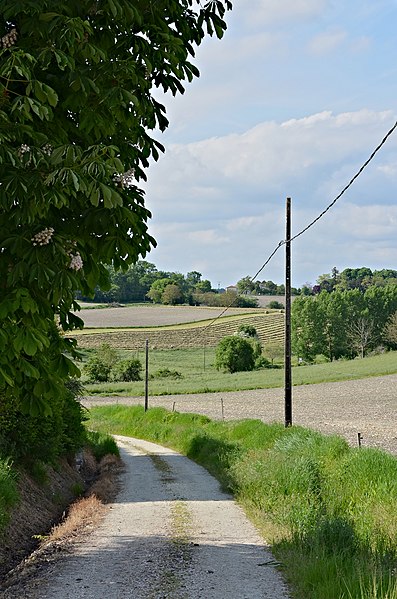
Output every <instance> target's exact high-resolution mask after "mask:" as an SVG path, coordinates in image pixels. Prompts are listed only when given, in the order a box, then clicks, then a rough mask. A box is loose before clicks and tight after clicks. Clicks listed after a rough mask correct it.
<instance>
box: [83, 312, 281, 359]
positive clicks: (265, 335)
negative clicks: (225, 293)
mask: <svg viewBox="0 0 397 599" xmlns="http://www.w3.org/2000/svg"><path fill="white" fill-rule="evenodd" d="M187 308H188V311H187V312H186V315H187V316H185V317H188V318H190V320H189V321H188V322H185V323H182V324H175V323H172V322H171V320H172V318H174V320H175V318H177V317H178V314H179V311H178V310H179V309H178V308H177V309H176V310H177V311H176V312H175V313H173V311H172V309H171V312H169V311H166V312H168V314H167V313H165V314H164V320H165V319H168V321H169V324H168V325H167V326H163V327H160V326H157V327H156V326H152V327H150V328H143V327H139V328H128V329H127V328H115V327H113V328H102V329H100V328H97V329H96V330H95V329H85V330H83V331H74V332H73V337H75V338H77V340H78V345H79V347H80V348H83V349H95V348H98V347H100V346H101V345H102V344H103V343H108V344H109V345H111V347H114V348H115V349H129V350H139V349H143V348H144V347H145V342H146V339H148V341H149V345H150V347H151V349H176V348H193V347H215V346H216V345H217V344H218V342H219V341H220V339H222V337H225V336H226V335H233V334H234V333H235V332H236V331H237V330H238V328H239V326H240V325H242V324H250V325H252V326H254V327H255V329H256V331H257V333H258V336H259V339H260V341H261V343H262V344H263V345H265V344H266V343H268V342H269V341H279V342H282V341H283V338H284V314H283V313H281V312H280V310H275V311H269V310H268V311H266V310H263V311H261V310H257V311H255V312H254V313H252V311H248V312H247V311H245V312H241V313H237V314H235V315H233V316H222V317H221V318H219V319H218V320H216V321H215V322H214V319H215V318H216V317H217V316H218V315H219V314H220V312H219V309H218V308H217V309H216V311H215V312H211V314H212V318H211V319H208V311H207V309H206V310H205V311H204V310H202V311H201V312H200V313H197V315H196V318H198V317H199V316H200V321H196V322H192V320H191V318H192V315H194V312H193V311H192V310H194V308H193V309H191V308H190V309H189V307H187ZM119 309H120V308H115V311H117V310H119ZM109 310H111V309H109ZM148 310H149V311H150V310H151V308H149V309H148ZM104 311H105V310H93V312H98V313H102V312H104ZM85 312H86V311H84V313H85ZM160 312H161V311H160V310H157V309H156V308H154V314H155V315H156V314H158V315H159V314H160ZM204 315H206V317H207V320H203V318H204ZM111 320H112V318H110V319H109V320H107V321H104V322H106V326H107V327H110V326H111V325H110V324H109V323H110V321H111ZM159 320H160V317H159V316H158V317H157V321H159ZM141 322H142V321H141Z"/></svg>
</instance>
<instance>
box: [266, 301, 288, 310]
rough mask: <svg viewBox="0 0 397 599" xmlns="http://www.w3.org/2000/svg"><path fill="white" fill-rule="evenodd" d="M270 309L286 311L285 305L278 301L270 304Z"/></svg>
mask: <svg viewBox="0 0 397 599" xmlns="http://www.w3.org/2000/svg"><path fill="white" fill-rule="evenodd" d="M267 307H268V308H271V309H272V310H284V305H283V304H282V303H281V302H278V301H277V300H272V301H271V302H269V303H268V304H267Z"/></svg>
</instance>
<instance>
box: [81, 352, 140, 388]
mask: <svg viewBox="0 0 397 599" xmlns="http://www.w3.org/2000/svg"><path fill="white" fill-rule="evenodd" d="M117 360H118V353H117V351H116V350H115V349H113V348H112V347H110V345H109V344H108V343H103V344H102V345H101V347H100V348H99V349H98V350H97V351H96V352H95V354H94V355H93V356H91V357H90V358H89V359H88V360H87V363H86V365H85V366H84V368H83V372H84V374H86V375H87V379H88V382H89V383H106V382H107V381H109V379H110V378H111V376H110V375H111V371H112V368H113V367H114V365H115V364H116V362H117ZM132 380H137V379H132ZM138 380H139V379H138Z"/></svg>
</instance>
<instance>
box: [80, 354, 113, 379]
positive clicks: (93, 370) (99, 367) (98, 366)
mask: <svg viewBox="0 0 397 599" xmlns="http://www.w3.org/2000/svg"><path fill="white" fill-rule="evenodd" d="M111 370H112V367H111V366H110V365H109V364H106V363H105V362H103V361H102V360H101V359H100V358H99V357H98V356H97V355H95V356H91V357H90V358H89V359H88V360H87V363H86V364H85V366H84V368H83V372H84V374H85V375H86V376H87V380H88V382H89V383H96V382H100V383H106V382H107V381H108V380H109V377H110V371H111Z"/></svg>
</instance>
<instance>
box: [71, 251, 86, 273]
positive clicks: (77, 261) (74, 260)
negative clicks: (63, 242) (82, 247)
mask: <svg viewBox="0 0 397 599" xmlns="http://www.w3.org/2000/svg"><path fill="white" fill-rule="evenodd" d="M69 255H70V264H69V268H71V269H72V270H81V269H82V268H83V260H82V259H81V256H80V254H79V253H78V252H77V253H76V254H69Z"/></svg>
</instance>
